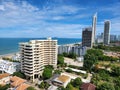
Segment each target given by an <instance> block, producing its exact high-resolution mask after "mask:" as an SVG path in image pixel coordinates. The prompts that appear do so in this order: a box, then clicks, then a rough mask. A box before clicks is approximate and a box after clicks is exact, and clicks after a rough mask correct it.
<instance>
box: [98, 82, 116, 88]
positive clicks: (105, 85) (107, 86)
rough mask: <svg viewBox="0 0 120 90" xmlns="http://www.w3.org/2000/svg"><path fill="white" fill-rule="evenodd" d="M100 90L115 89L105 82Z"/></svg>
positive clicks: (100, 86)
mask: <svg viewBox="0 0 120 90" xmlns="http://www.w3.org/2000/svg"><path fill="white" fill-rule="evenodd" d="M98 90H115V88H114V86H113V84H110V83H108V82H104V83H102V84H101V85H99V86H98Z"/></svg>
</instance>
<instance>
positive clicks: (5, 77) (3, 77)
mask: <svg viewBox="0 0 120 90" xmlns="http://www.w3.org/2000/svg"><path fill="white" fill-rule="evenodd" d="M10 77H11V76H10V74H8V73H3V74H0V85H6V84H9V83H10Z"/></svg>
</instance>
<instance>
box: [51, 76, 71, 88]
mask: <svg viewBox="0 0 120 90" xmlns="http://www.w3.org/2000/svg"><path fill="white" fill-rule="evenodd" d="M70 81H71V78H70V77H69V76H67V75H60V76H59V77H57V78H55V79H54V80H53V81H52V83H53V84H54V85H56V86H62V87H64V88H65V87H66V86H67V84H68V83H69V82H70Z"/></svg>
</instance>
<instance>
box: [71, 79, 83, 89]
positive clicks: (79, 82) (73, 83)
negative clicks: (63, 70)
mask: <svg viewBox="0 0 120 90" xmlns="http://www.w3.org/2000/svg"><path fill="white" fill-rule="evenodd" d="M81 84H82V80H81V78H79V77H78V78H76V79H75V80H73V82H72V85H73V86H74V87H77V88H79V87H80V85H81Z"/></svg>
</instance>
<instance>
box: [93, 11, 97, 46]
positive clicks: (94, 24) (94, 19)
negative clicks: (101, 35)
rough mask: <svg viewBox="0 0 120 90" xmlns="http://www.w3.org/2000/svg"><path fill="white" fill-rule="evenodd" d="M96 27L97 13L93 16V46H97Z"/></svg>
mask: <svg viewBox="0 0 120 90" xmlns="http://www.w3.org/2000/svg"><path fill="white" fill-rule="evenodd" d="M96 25H97V13H96V14H95V15H94V16H93V20H92V46H93V45H94V44H95V39H96Z"/></svg>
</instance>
